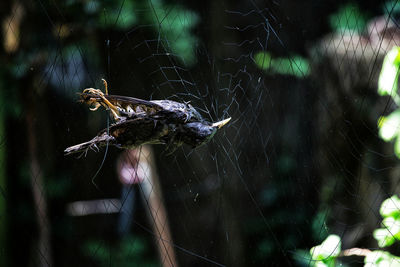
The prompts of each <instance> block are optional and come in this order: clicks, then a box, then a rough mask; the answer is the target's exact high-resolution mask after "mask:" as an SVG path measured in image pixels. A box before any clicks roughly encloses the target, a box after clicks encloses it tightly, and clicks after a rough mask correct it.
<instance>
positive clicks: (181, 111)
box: [64, 79, 231, 155]
mask: <svg viewBox="0 0 400 267" xmlns="http://www.w3.org/2000/svg"><path fill="white" fill-rule="evenodd" d="M103 83H104V86H105V93H103V92H102V91H101V90H99V89H94V88H87V89H85V90H83V92H82V93H81V94H80V102H83V103H86V104H88V105H90V106H92V108H90V110H92V111H95V110H97V109H98V108H99V107H101V106H103V107H104V108H105V109H107V110H110V112H111V115H112V118H113V120H114V123H113V124H112V125H110V127H109V128H107V129H104V130H102V131H101V132H99V134H98V135H97V136H95V137H94V138H93V139H92V140H90V141H88V142H84V143H81V144H78V145H74V146H71V147H68V148H66V149H65V150H64V153H65V155H69V154H73V153H85V154H86V153H87V151H88V150H89V149H90V150H94V151H98V150H99V148H100V147H102V146H106V145H107V144H109V145H114V146H116V147H119V148H134V147H138V146H141V145H144V144H165V145H167V147H168V148H170V149H171V150H172V151H174V150H175V149H176V148H177V147H179V146H181V145H182V144H187V145H189V146H191V147H193V148H195V147H198V146H200V145H202V144H204V143H206V142H208V141H209V140H210V139H211V138H212V137H213V136H214V134H215V133H216V132H217V130H218V129H220V128H221V127H222V126H224V125H225V124H227V123H228V122H229V121H230V119H231V118H228V119H225V120H222V121H219V122H215V123H210V122H208V121H206V120H204V119H203V118H202V117H201V115H200V113H199V112H198V111H197V110H196V109H195V108H194V107H193V106H192V105H190V104H189V103H179V102H176V101H172V100H151V101H147V100H142V99H138V98H133V97H127V96H118V95H108V92H107V82H106V81H105V80H104V79H103Z"/></svg>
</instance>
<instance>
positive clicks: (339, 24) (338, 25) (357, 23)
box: [329, 3, 367, 33]
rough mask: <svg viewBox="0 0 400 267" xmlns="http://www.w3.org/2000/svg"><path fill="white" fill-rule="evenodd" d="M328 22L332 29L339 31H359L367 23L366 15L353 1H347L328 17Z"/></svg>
mask: <svg viewBox="0 0 400 267" xmlns="http://www.w3.org/2000/svg"><path fill="white" fill-rule="evenodd" d="M329 24H330V26H331V28H332V29H333V30H335V31H336V32H339V33H343V32H356V33H361V32H362V31H363V30H364V28H365V25H366V24H367V16H366V15H365V14H364V13H363V12H361V10H360V9H359V7H358V6H357V5H356V4H355V3H347V4H346V5H344V6H342V7H340V8H339V10H338V11H337V12H336V13H334V14H332V15H331V16H330V17H329Z"/></svg>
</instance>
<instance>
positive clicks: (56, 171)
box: [0, 0, 400, 266]
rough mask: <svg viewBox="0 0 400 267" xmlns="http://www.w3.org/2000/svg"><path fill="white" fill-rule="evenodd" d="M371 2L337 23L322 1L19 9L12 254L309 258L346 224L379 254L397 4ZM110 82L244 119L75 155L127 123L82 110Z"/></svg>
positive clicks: (5, 159)
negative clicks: (186, 135)
mask: <svg viewBox="0 0 400 267" xmlns="http://www.w3.org/2000/svg"><path fill="white" fill-rule="evenodd" d="M358 4H359V5H360V8H361V9H364V10H368V12H370V13H369V14H368V16H369V18H368V20H367V19H365V21H366V22H365V24H366V26H365V25H361V24H358V23H360V21H363V19H364V18H363V17H362V16H363V15H361V13H358V12H357V9H356V8H355V7H354V6H350V8H348V10H350V11H348V12H349V13H344V14H345V15H343V16H339V17H336V21H335V22H334V23H336V24H335V25H338V26H337V27H338V28H339V30H337V31H336V32H334V31H333V30H332V29H331V28H329V26H328V24H329V21H331V23H333V22H332V21H334V18H333V16H332V14H333V13H334V12H335V11H336V10H337V9H339V7H340V6H339V5H335V7H332V6H329V5H328V4H320V3H318V4H317V3H315V2H313V1H306V2H305V3H302V4H299V3H290V1H268V2H266V3H261V2H258V1H241V2H238V3H231V2H228V1H215V2H213V1H208V2H204V3H203V4H202V5H200V4H196V3H185V2H179V1H178V2H175V1H130V0H123V1H115V2H113V3H112V2H111V1H110V2H107V1H67V2H65V3H58V2H54V1H40V0H39V1H31V2H29V3H20V2H12V1H9V3H6V4H5V9H4V10H7V12H6V11H3V14H4V19H3V21H4V23H3V43H4V51H5V52H6V53H5V56H4V62H6V63H5V65H7V66H3V67H2V68H1V69H0V70H1V73H2V74H1V75H2V76H1V78H0V82H2V85H3V86H2V88H3V89H2V90H1V91H0V92H1V93H2V99H4V100H3V101H2V104H3V105H2V109H1V111H2V115H1V116H2V117H0V121H2V120H4V121H5V122H3V123H0V124H1V125H3V124H4V125H6V126H7V128H6V129H5V130H1V131H0V134H1V136H4V137H2V138H1V140H5V142H2V145H1V151H2V154H1V155H0V159H1V160H0V162H1V163H2V164H1V165H2V167H4V168H3V169H4V170H5V171H3V172H4V173H3V174H0V176H1V177H4V179H2V180H1V183H2V184H0V189H1V191H0V192H1V196H2V197H1V198H0V199H3V201H2V202H1V203H0V204H1V205H3V206H2V207H3V208H5V209H6V210H7V212H6V216H5V217H4V218H0V222H2V223H3V224H4V225H6V226H5V227H3V228H2V230H0V242H2V244H6V245H7V247H5V248H3V249H2V255H4V258H6V260H4V262H3V263H4V264H6V263H8V264H9V265H10V266H13V265H15V266H17V265H18V266H19V265H27V263H30V264H37V265H42V266H53V265H55V266H57V265H68V266H70V265H72V264H77V265H78V266H80V265H83V264H88V265H93V266H127V265H137V266H141V265H146V266H147V265H149V266H153V265H154V266H158V265H162V266H176V265H180V266H208V265H209V266H260V265H261V266H262V265H278V266H297V265H301V266H302V265H304V266H308V265H312V264H313V261H312V260H311V259H309V258H307V257H306V256H304V253H303V252H304V251H306V252H307V251H309V249H310V248H311V247H313V246H316V245H317V244H320V243H321V242H322V241H323V240H324V239H325V237H326V236H328V234H332V233H334V234H337V235H338V236H340V237H341V239H342V248H343V249H349V248H354V247H362V248H366V249H370V250H377V249H379V247H378V246H377V243H376V241H375V240H374V238H373V236H372V232H373V230H374V229H376V228H378V227H380V222H381V217H380V214H379V206H380V204H381V203H382V201H383V200H384V199H386V198H388V197H390V196H391V195H393V194H395V193H396V192H397V189H398V185H399V183H398V181H399V180H398V178H396V173H397V172H396V171H398V160H397V159H396V158H395V156H394V154H393V146H392V144H386V143H383V141H382V140H381V139H380V138H379V136H378V134H377V127H376V123H377V121H378V118H379V116H381V115H386V114H388V113H390V112H391V111H392V110H394V109H395V108H396V107H395V105H394V104H393V103H392V101H391V99H390V98H384V97H379V96H377V94H376V87H377V77H378V75H379V72H380V69H381V62H382V59H383V57H384V55H385V54H386V53H387V52H388V51H389V50H390V48H391V46H393V44H396V43H397V42H398V41H399V40H400V39H397V38H398V37H397V31H398V29H397V20H396V19H397V17H396V14H397V13H396V12H397V11H396V10H395V8H396V7H397V5H398V3H397V1H394V2H390V3H389V4H387V5H386V6H385V8H384V9H383V10H382V9H380V10H379V9H378V8H376V9H375V8H373V6H374V5H376V3H371V4H369V3H361V2H360V3H358ZM300 9H304V13H302V12H299V10H300ZM314 13H320V14H321V15H320V16H318V18H317V17H316V16H315V15H312V14H314ZM78 14H81V15H79V16H78ZM383 14H386V16H383ZM306 15H308V16H310V17H309V18H308V17H306ZM354 18H355V19H354ZM354 21H356V22H354ZM29 22H31V23H29ZM32 22H35V23H32ZM341 26H343V27H344V28H346V29H345V30H341V29H340V27H341ZM348 28H352V30H353V31H348ZM299 40H301V41H299ZM304 59H306V60H304ZM305 61H306V63H304V62H305ZM305 65H306V67H305ZM101 78H104V79H106V80H107V82H108V86H109V88H108V91H109V94H115V95H124V96H132V97H136V98H141V99H145V100H156V99H170V100H174V101H178V102H190V104H191V105H192V106H193V107H195V108H196V109H197V110H198V111H199V112H200V113H201V115H202V116H203V117H204V119H205V120H207V121H209V122H216V121H220V120H222V119H226V118H229V117H231V118H232V119H231V121H230V122H229V124H228V125H226V126H224V127H223V128H221V129H220V130H218V132H217V133H216V135H215V136H214V137H213V139H212V140H211V141H210V142H209V143H207V144H205V145H203V146H201V147H198V148H195V149H192V148H190V147H186V146H182V147H180V148H179V149H177V150H176V151H174V152H173V153H171V154H169V153H168V151H167V149H166V147H165V146H161V145H159V146H143V147H140V148H137V149H135V150H131V151H128V152H126V151H125V152H124V151H122V150H119V149H117V148H114V147H111V146H107V147H106V148H102V149H101V150H100V151H99V152H98V153H94V152H92V151H89V152H88V153H87V155H85V156H84V157H81V158H80V159H77V158H76V157H64V156H63V153H62V151H63V150H64V149H65V148H66V147H68V146H71V145H74V144H78V143H81V142H84V141H87V140H90V139H91V138H92V137H93V136H95V135H96V134H97V133H98V132H99V130H101V129H104V128H107V127H109V125H110V123H112V121H110V119H109V118H110V116H109V114H108V112H107V111H100V110H98V111H96V112H88V108H87V107H86V106H84V105H82V104H80V103H76V100H77V99H78V97H77V94H76V93H79V92H81V91H82V89H84V88H87V87H93V88H99V89H102V90H103V88H102V83H101ZM6 85H8V86H6ZM5 88H7V89H5ZM5 99H9V101H8V100H5ZM0 127H1V126H0ZM13 129H18V130H17V131H15V130H13ZM21 140H23V141H21ZM14 147H15V149H10V148H14ZM5 151H6V152H5ZM21 155H23V156H21ZM397 176H398V175H397ZM5 177H7V179H6V178H5ZM10 177H18V179H11V178H10ZM3 229H7V232H8V235H6V234H5V233H4V231H5V230H3ZM1 231H3V232H1ZM24 242H25V243H24ZM21 244H27V245H26V246H24V247H23V248H21ZM21 254H23V255H27V257H20V256H21ZM340 260H341V262H343V263H345V264H348V265H350V266H352V265H357V264H358V265H360V264H362V263H363V258H362V257H359V256H353V257H343V258H341V259H340Z"/></svg>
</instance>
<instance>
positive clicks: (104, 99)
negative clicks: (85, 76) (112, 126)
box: [83, 79, 121, 121]
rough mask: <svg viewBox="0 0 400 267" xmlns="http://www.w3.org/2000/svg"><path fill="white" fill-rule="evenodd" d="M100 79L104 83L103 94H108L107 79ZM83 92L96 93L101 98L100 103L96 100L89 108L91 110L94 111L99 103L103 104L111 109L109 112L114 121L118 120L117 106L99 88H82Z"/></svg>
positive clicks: (119, 117)
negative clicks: (93, 105)
mask: <svg viewBox="0 0 400 267" xmlns="http://www.w3.org/2000/svg"><path fill="white" fill-rule="evenodd" d="M101 80H102V82H103V85H104V88H105V91H106V94H105V95H108V85H107V81H106V80H105V79H101ZM83 93H84V94H85V93H87V94H93V95H96V96H98V97H100V98H101V99H102V100H103V101H102V103H99V102H97V101H96V102H95V103H96V104H95V107H93V108H90V110H91V111H96V110H97V109H98V108H99V107H100V105H103V106H104V107H105V108H106V109H110V110H111V113H112V115H113V117H114V119H115V120H116V121H119V120H120V119H121V116H120V115H119V110H118V108H117V107H116V106H114V105H113V104H112V103H111V102H110V101H108V99H107V98H106V97H105V96H104V93H103V92H102V91H101V90H100V89H94V88H86V89H85V90H83Z"/></svg>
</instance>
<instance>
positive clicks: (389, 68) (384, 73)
mask: <svg viewBox="0 0 400 267" xmlns="http://www.w3.org/2000/svg"><path fill="white" fill-rule="evenodd" d="M399 63H400V47H397V46H395V47H393V48H392V49H391V50H390V51H389V52H388V53H387V55H386V56H385V59H384V60H383V64H382V69H381V73H380V75H379V81H378V93H379V94H380V95H382V96H383V95H390V96H392V97H393V98H397V95H398V94H397V83H398V77H399ZM395 100H396V99H395ZM397 104H399V103H397Z"/></svg>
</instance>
